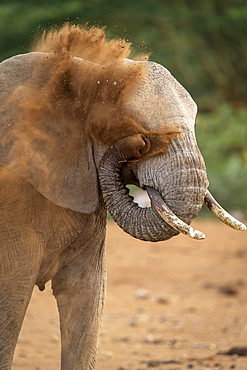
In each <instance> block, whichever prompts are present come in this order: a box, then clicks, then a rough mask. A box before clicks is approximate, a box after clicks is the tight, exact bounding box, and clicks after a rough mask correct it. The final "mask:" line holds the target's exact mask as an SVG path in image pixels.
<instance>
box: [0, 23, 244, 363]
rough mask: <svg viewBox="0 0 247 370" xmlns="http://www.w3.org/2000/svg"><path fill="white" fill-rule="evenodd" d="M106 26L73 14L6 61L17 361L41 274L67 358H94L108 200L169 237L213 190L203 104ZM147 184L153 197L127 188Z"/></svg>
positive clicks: (4, 238) (5, 177)
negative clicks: (109, 35)
mask: <svg viewBox="0 0 247 370" xmlns="http://www.w3.org/2000/svg"><path fill="white" fill-rule="evenodd" d="M129 50H130V46H129V44H128V43H126V42H124V41H123V40H114V41H106V40H105V37H104V31H103V30H102V29H97V28H93V29H89V30H86V29H83V28H81V27H77V26H76V27H70V26H65V27H63V28H62V29H61V30H60V31H55V32H53V31H51V33H48V35H46V36H45V37H44V38H43V39H42V41H41V42H40V43H39V44H38V46H37V48H36V51H33V52H31V53H28V54H23V55H17V56H14V57H12V58H10V59H8V60H6V61H4V62H2V63H1V64H0V76H1V84H0V89H1V97H0V111H1V125H0V165H1V167H0V171H1V176H0V182H1V187H0V199H1V202H0V221H1V222H0V240H1V243H0V369H4V370H9V369H10V368H11V363H12V358H13V353H14V349H15V346H16V342H17V338H18V334H19V331H20V329H21V325H22V321H23V318H24V315H25V311H26V308H27V305H28V303H29V300H30V297H31V294H32V291H33V288H34V285H35V284H36V285H37V286H38V287H39V289H40V290H43V289H44V288H45V284H46V283H47V282H48V281H49V280H52V289H53V294H54V296H55V298H56V300H57V305H58V310H59V315H60V329H61V342H62V355H61V368H62V369H63V370H73V369H74V370H75V369H77V370H78V369H83V370H86V369H95V367H96V354H97V345H98V339H99V330H100V323H101V318H102V313H103V305H104V299H105V286H106V268H105V248H104V243H105V233H106V219H107V213H106V211H107V209H108V210H109V212H110V213H111V215H112V217H113V218H114V220H115V221H116V222H117V223H118V225H119V226H120V227H121V228H122V229H123V230H124V231H126V232H127V233H129V234H130V235H132V236H134V237H135V238H138V239H142V240H148V241H161V240H167V239H169V238H171V237H173V236H175V235H177V234H179V233H180V232H182V233H184V234H186V235H189V236H191V237H194V238H196V239H202V238H204V235H203V234H202V233H201V232H199V231H194V230H193V229H192V227H190V226H189V224H190V223H191V221H192V220H193V219H194V218H195V217H196V216H197V214H198V212H199V210H200V208H201V206H202V204H203V202H205V203H206V204H207V205H208V206H209V208H211V210H212V211H213V212H214V213H216V214H217V215H218V216H219V218H221V219H222V220H224V221H225V222H226V223H228V224H230V225H231V226H233V227H235V228H239V229H244V225H242V224H241V223H239V222H238V221H236V220H234V219H233V218H231V216H230V215H228V214H227V213H226V212H225V211H223V210H222V209H221V208H220V206H218V205H217V203H216V202H215V201H214V200H213V198H212V197H211V195H210V193H209V192H208V190H207V188H208V180H207V174H206V169H205V165H204V161H203V158H202V156H201V154H200V152H199V149H198V147H197V144H196V139H195V134H194V123H195V117H196V104H195V103H194V101H193V100H192V98H191V97H190V95H189V94H188V92H187V91H186V90H185V89H184V88H183V87H182V86H181V85H180V84H179V83H178V82H177V81H176V80H175V79H174V78H173V77H172V75H171V74H170V73H169V72H168V71H167V70H166V69H165V68H164V67H162V66H161V65H159V64H156V63H154V62H148V61H145V60H143V61H139V62H136V61H132V60H130V59H128V58H127V57H128V55H129ZM127 184H136V185H137V186H139V187H140V188H143V189H147V191H148V193H149V196H150V198H151V201H152V206H151V207H149V208H140V207H138V205H137V204H135V203H134V202H133V200H132V198H131V197H130V196H129V194H128V190H127V189H126V185H127Z"/></svg>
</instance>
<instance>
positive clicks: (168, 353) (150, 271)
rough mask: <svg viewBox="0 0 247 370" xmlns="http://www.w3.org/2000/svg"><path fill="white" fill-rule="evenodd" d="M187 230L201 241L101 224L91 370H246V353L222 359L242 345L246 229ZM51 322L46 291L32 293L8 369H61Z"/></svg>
mask: <svg viewBox="0 0 247 370" xmlns="http://www.w3.org/2000/svg"><path fill="white" fill-rule="evenodd" d="M193 226H194V228H197V229H199V230H201V231H202V232H204V233H205V234H206V240H204V241H194V240H192V239H189V238H188V237H185V236H183V235H179V236H178V237H175V238H173V239H171V240H170V241H167V242H160V243H155V244H153V243H148V242H141V241H138V240H135V239H133V238H131V237H130V236H128V235H126V234H125V233H124V232H123V231H122V230H120V229H119V228H118V226H117V225H116V224H114V223H113V222H109V223H108V233H107V242H106V246H107V268H108V290H107V299H106V306H105V315H104V320H103V324H102V332H101V337H100V345H99V352H98V366H97V369H100V370H144V369H150V370H152V369H154V370H185V369H193V370H209V369H221V370H223V369H224V370H226V369H237V370H246V369H247V357H246V356H238V355H236V354H235V355H231V356H229V355H225V354H223V353H224V352H226V351H228V350H229V349H231V348H232V347H236V346H247V232H238V231H234V230H232V229H230V228H228V227H227V226H225V225H223V224H221V223H220V222H217V221H215V222H210V221H200V220H199V221H196V222H194V224H193ZM47 285H48V284H47ZM58 321H59V320H58V313H57V308H56V303H55V299H54V298H53V296H52V294H51V290H50V287H47V288H46V290H45V291H44V292H40V291H38V289H37V288H35V290H34V293H33V297H32V300H31V303H30V305H29V308H28V311H27V314H26V318H25V322H24V325H23V328H22V331H21V335H20V338H19V340H18V345H17V348H16V352H15V357H14V365H13V370H55V369H56V370H57V369H59V368H60V367H59V366H60V334H59V322H58ZM246 354H247V353H246Z"/></svg>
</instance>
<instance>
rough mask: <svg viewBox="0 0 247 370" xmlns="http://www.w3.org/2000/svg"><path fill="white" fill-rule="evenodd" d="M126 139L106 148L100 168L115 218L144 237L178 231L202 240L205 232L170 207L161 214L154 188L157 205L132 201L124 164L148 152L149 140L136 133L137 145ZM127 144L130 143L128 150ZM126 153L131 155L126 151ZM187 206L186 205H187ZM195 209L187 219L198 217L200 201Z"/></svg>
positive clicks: (158, 238) (161, 237) (157, 238)
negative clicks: (198, 230)
mask: <svg viewBox="0 0 247 370" xmlns="http://www.w3.org/2000/svg"><path fill="white" fill-rule="evenodd" d="M126 139H128V141H127V140H125V139H123V140H121V142H122V143H120V142H118V143H117V144H115V145H114V146H112V147H111V148H109V149H108V150H107V152H106V153H105V155H104V157H103V159H102V161H101V164H100V168H99V179H100V185H101V189H102V193H103V196H104V200H105V203H106V205H107V208H108V210H109V212H110V214H111V216H112V217H113V219H114V220H115V221H116V222H117V224H118V225H119V226H120V227H121V228H122V229H123V230H124V231H125V232H127V233H128V234H130V235H131V236H133V237H135V238H138V239H141V240H146V241H161V240H167V239H170V238H171V237H173V236H175V235H177V234H179V232H183V233H185V234H186V235H189V236H191V237H194V238H196V239H202V238H203V237H204V235H203V234H202V233H200V232H197V231H196V232H194V231H193V229H192V228H191V227H190V226H188V225H186V224H185V223H184V222H183V221H182V220H180V219H179V218H178V217H176V216H175V215H174V213H173V212H172V211H171V210H169V209H168V211H167V210H165V211H164V212H163V211H162V212H161V213H163V215H164V214H165V216H164V217H163V216H162V214H161V216H160V212H159V205H157V202H158V200H157V199H158V196H157V192H155V190H154V189H153V191H152V188H149V187H148V188H147V190H148V193H149V195H150V198H151V201H152V204H153V205H154V206H153V205H152V206H151V207H149V208H141V207H139V206H138V205H137V204H136V203H134V202H133V198H132V197H130V195H129V190H128V189H127V188H126V187H125V184H124V182H123V180H122V177H121V173H122V166H123V163H125V162H126V161H127V160H129V159H138V157H142V156H143V155H144V154H145V151H148V150H149V143H148V142H147V139H146V138H145V137H143V135H135V136H134V137H133V140H134V142H135V145H133V147H131V145H130V144H129V138H126ZM137 139H138V140H137ZM137 141H139V144H137ZM127 144H128V145H127ZM126 145H127V146H128V149H127V150H126ZM123 148H124V150H123ZM123 152H124V153H128V154H127V155H126V154H123ZM174 185H175V184H174ZM190 185H191V184H190ZM144 186H149V184H148V183H146V184H145V185H144ZM144 186H143V187H144ZM178 191H179V190H178ZM192 191H193V190H192ZM205 191H206V189H205ZM205 191H204V193H205ZM174 192H176V189H175V188H174V187H173V189H172V193H174ZM180 192H181V190H180ZM180 198H181V194H180ZM180 201H181V200H180ZM163 203H164V202H163ZM202 203H203V197H202V199H200V207H201V205H202ZM164 204H165V203H164ZM185 207H186V208H187V204H185ZM200 207H199V209H200ZM161 208H162V207H161ZM196 208H197V210H196V212H194V213H196V214H193V215H192V217H189V218H187V216H185V217H184V219H185V221H186V222H188V221H189V222H191V220H192V219H193V218H194V217H196V215H197V213H198V212H199V209H198V204H197V207H196ZM180 213H181V212H179V210H178V212H177V214H180ZM184 213H186V212H182V213H181V214H182V215H183V214H184ZM174 219H175V221H174Z"/></svg>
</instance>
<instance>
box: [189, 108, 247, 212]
mask: <svg viewBox="0 0 247 370" xmlns="http://www.w3.org/2000/svg"><path fill="white" fill-rule="evenodd" d="M196 136H197V142H198V145H199V148H200V150H201V152H202V154H203V157H204V159H205V162H206V167H207V171H208V178H209V183H210V186H209V190H210V191H211V193H212V194H213V195H214V196H215V197H216V199H218V200H220V202H221V203H222V205H223V206H224V207H226V208H228V209H229V210H236V209H239V210H245V211H247V110H245V109H238V110H234V109H233V108H232V107H231V106H229V105H227V104H224V105H222V106H220V107H219V108H218V110H217V111H216V112H214V113H212V114H200V115H198V118H197V126H196Z"/></svg>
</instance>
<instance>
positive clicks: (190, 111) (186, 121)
mask: <svg viewBox="0 0 247 370" xmlns="http://www.w3.org/2000/svg"><path fill="white" fill-rule="evenodd" d="M145 68H146V69H147V74H146V76H145V78H144V79H143V81H142V82H141V83H140V84H139V85H138V87H137V88H136V89H135V90H134V91H133V94H132V96H131V98H130V100H129V101H128V102H127V106H128V109H130V110H131V112H132V114H133V115H134V116H135V117H138V118H139V119H140V118H141V119H142V120H144V122H145V123H146V124H147V125H148V127H149V128H150V129H152V130H159V129H163V128H164V124H166V122H167V124H169V125H173V124H177V125H180V124H181V126H183V128H184V125H186V126H187V127H188V129H190V130H194V122H195V117H196V113H197V105H196V103H195V102H194V100H193V99H192V98H191V96H190V94H189V93H188V92H187V91H186V90H185V88H184V87H183V86H182V85H181V84H180V83H179V82H178V81H177V80H176V79H175V78H174V77H173V76H172V75H171V73H170V72H169V71H168V70H167V69H166V68H165V67H163V66H161V65H160V64H157V63H154V62H146V63H145Z"/></svg>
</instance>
